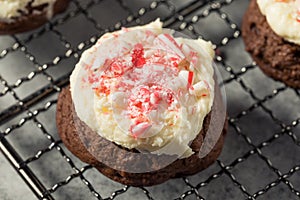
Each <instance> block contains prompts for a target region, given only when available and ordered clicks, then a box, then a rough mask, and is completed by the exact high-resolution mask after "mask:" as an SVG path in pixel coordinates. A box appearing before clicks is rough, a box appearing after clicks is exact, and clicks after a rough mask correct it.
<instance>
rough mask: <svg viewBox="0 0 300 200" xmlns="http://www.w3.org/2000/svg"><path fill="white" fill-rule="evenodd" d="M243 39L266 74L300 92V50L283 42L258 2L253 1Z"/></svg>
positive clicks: (244, 26) (248, 11) (247, 48)
mask: <svg viewBox="0 0 300 200" xmlns="http://www.w3.org/2000/svg"><path fill="white" fill-rule="evenodd" d="M287 28H288V27H287ZM242 36H243V38H244V42H245V45H246V50H247V51H248V52H249V53H250V54H251V56H252V57H253V59H254V60H255V62H257V64H258V65H259V67H260V68H261V69H262V71H263V72H264V73H265V74H267V75H268V76H270V77H272V78H273V79H275V80H278V81H282V82H284V83H285V84H286V85H288V86H290V87H294V88H300V46H299V45H296V44H293V43H290V42H288V41H286V40H284V39H283V38H282V37H280V36H278V35H277V34H276V33H275V32H274V31H273V30H272V29H271V27H270V26H269V24H268V22H267V20H266V17H265V16H264V15H263V14H262V13H261V12H260V9H259V7H258V4H257V2H256V0H252V1H251V3H250V6H249V8H248V10H247V12H246V14H245V16H244V20H243V25H242Z"/></svg>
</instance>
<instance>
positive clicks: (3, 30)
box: [0, 0, 69, 34]
mask: <svg viewBox="0 0 300 200" xmlns="http://www.w3.org/2000/svg"><path fill="white" fill-rule="evenodd" d="M27 1H28V0H27ZM52 1H53V0H52ZM34 2H35V1H28V4H27V5H26V7H25V9H26V10H25V11H24V10H18V11H17V12H18V16H13V15H12V16H10V17H9V18H7V19H4V18H3V19H1V18H0V34H15V33H21V32H25V31H29V30H32V29H35V28H37V27H39V26H41V25H43V24H44V23H46V22H47V21H48V20H49V19H50V18H51V17H52V16H54V15H56V14H58V13H61V12H63V11H64V10H65V9H66V8H67V7H68V5H69V0H55V1H54V2H52V4H51V3H41V4H40V3H39V4H34ZM44 2H45V1H44ZM49 2H51V1H50V0H49ZM8 4H9V3H8ZM0 5H1V4H0ZM1 9H6V8H4V7H2V8H1V7H0V13H1V12H2V11H1ZM0 16H1V15H0Z"/></svg>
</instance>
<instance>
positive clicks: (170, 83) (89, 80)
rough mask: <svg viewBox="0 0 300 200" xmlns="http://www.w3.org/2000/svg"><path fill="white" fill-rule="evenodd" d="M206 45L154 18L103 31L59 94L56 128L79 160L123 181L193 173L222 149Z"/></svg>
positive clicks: (221, 119)
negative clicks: (149, 20) (130, 26)
mask: <svg viewBox="0 0 300 200" xmlns="http://www.w3.org/2000/svg"><path fill="white" fill-rule="evenodd" d="M213 56H214V51H213V49H212V45H211V43H209V42H206V41H203V40H201V39H198V40H192V39H186V38H181V37H174V36H173V31H172V30H169V29H163V28H162V23H161V22H160V21H159V20H157V21H155V22H152V23H150V24H148V25H145V26H140V27H133V28H123V29H122V30H121V31H117V32H113V33H107V34H105V35H103V36H102V37H101V38H100V39H99V40H98V42H97V44H96V45H94V46H93V47H92V48H90V49H88V50H87V51H85V52H84V53H83V55H82V57H81V59H80V61H79V63H78V64H77V65H76V67H75V69H74V71H73V73H72V75H71V78H70V87H68V88H66V89H64V90H63V91H62V92H61V93H60V95H59V98H58V104H57V127H58V131H59V134H60V137H61V139H62V141H63V142H64V144H65V145H66V147H67V148H68V149H69V150H70V151H71V152H73V154H75V155H76V156H77V157H78V158H80V159H81V160H82V161H84V162H87V163H89V164H91V165H93V166H95V167H96V168H97V169H98V170H99V171H100V172H101V173H103V174H104V175H106V176H108V177H109V178H111V179H113V180H115V181H118V182H121V183H123V184H128V185H134V186H149V185H154V184H159V183H162V182H164V181H166V180H168V179H170V178H176V177H181V176H186V175H191V174H195V173H197V172H199V171H201V170H203V169H205V168H207V167H208V166H209V165H210V164H212V163H213V162H214V161H215V160H216V159H217V157H218V155H219V154H220V152H221V149H222V146H223V142H224V135H225V134H226V129H227V123H226V122H225V117H226V112H225V108H224V105H223V101H222V97H221V93H220V89H219V87H218V86H217V84H215V80H214V69H213V65H212V62H213Z"/></svg>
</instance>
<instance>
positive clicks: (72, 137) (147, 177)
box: [56, 87, 227, 186]
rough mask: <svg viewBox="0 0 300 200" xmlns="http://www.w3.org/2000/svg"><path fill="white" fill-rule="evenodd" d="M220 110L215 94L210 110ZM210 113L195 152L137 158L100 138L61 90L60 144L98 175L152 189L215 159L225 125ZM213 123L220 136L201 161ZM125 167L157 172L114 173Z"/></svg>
mask: <svg viewBox="0 0 300 200" xmlns="http://www.w3.org/2000/svg"><path fill="white" fill-rule="evenodd" d="M222 108H223V102H222V101H221V97H220V95H216V98H215V101H214V106H213V108H212V109H217V110H219V109H222ZM212 112H213V111H211V113H212ZM211 113H210V114H208V115H207V116H206V118H205V120H204V124H203V129H202V130H201V132H200V133H199V134H198V136H197V137H196V139H195V140H194V141H193V142H192V144H191V145H190V146H191V148H192V149H193V151H195V152H196V153H195V154H193V155H192V156H190V157H188V158H184V159H176V158H175V159H174V157H173V158H172V156H166V155H160V156H157V155H154V154H149V155H148V156H147V155H146V156H143V157H140V156H139V153H137V152H138V151H137V150H128V149H125V148H122V147H120V146H118V145H116V144H115V143H113V142H110V141H108V140H106V139H104V138H102V137H101V136H99V135H98V134H97V133H96V132H95V131H93V130H92V129H91V128H90V127H88V126H87V125H86V124H85V123H84V122H83V121H81V120H80V119H79V118H78V116H77V115H76V112H75V110H74V105H73V102H72V98H71V92H70V89H69V87H67V88H65V89H63V90H62V91H61V93H60V95H59V97H58V102H57V114H56V121H57V128H58V131H59V135H60V137H61V139H62V141H63V142H64V144H65V145H66V147H67V148H68V149H69V150H70V151H71V152H72V153H73V154H74V155H76V156H77V157H78V158H80V159H81V160H82V161H84V162H86V163H89V164H91V165H93V166H94V167H95V168H97V169H98V170H99V171H100V172H101V173H103V174H104V175H106V176H107V177H109V178H111V179H112V180H115V181H118V182H120V183H123V184H126V185H132V186H151V185H155V184H159V183H162V182H164V181H167V180H168V179H170V178H177V177H181V176H186V175H192V174H195V173H197V172H199V171H201V170H203V169H205V168H207V167H208V166H209V165H211V164H212V163H213V162H214V161H215V160H216V159H217V157H218V156H219V154H220V153H221V150H222V146H223V143H224V136H225V134H226V131H227V121H226V120H225V122H224V116H223V118H222V117H221V116H219V117H218V116H217V117H214V119H211ZM210 122H211V123H212V124H210ZM215 123H222V124H221V128H222V127H223V130H222V134H221V135H220V138H219V139H218V141H217V143H216V145H215V146H214V148H213V150H212V151H211V152H210V153H209V154H208V155H207V156H205V157H204V158H202V159H201V158H199V156H198V153H199V150H200V147H201V145H202V143H203V140H204V138H205V136H206V133H207V131H208V127H209V126H213V125H214V124H215ZM79 134H81V135H79ZM128 152H132V154H128ZM96 157H97V158H96ZM141 159H143V160H141ZM168 159H174V162H172V163H171V164H169V165H167V166H166V167H163V168H161V167H160V166H161V165H160V164H161V162H164V161H166V160H167V161H168ZM99 160H102V161H103V160H105V163H109V165H105V164H103V163H102V162H100V161H99ZM141 164H142V165H143V166H141ZM128 165H129V166H130V167H131V168H132V169H133V170H134V168H135V167H137V168H141V167H148V168H149V167H150V168H152V169H157V170H155V171H152V172H146V173H128V172H125V171H122V170H116V167H117V168H120V166H121V167H122V166H124V168H125V166H128ZM135 165H138V166H135Z"/></svg>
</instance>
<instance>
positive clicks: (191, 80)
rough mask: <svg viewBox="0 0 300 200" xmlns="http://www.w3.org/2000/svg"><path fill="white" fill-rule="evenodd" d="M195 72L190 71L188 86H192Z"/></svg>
mask: <svg viewBox="0 0 300 200" xmlns="http://www.w3.org/2000/svg"><path fill="white" fill-rule="evenodd" d="M193 78H194V73H193V72H189V76H188V85H187V88H191V87H192V84H193Z"/></svg>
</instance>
